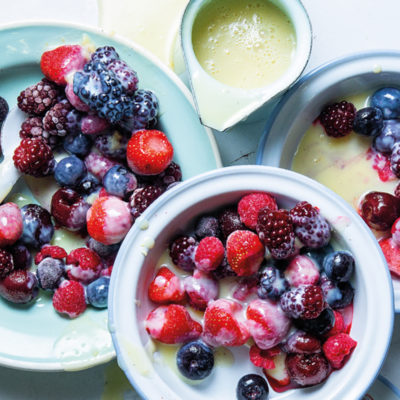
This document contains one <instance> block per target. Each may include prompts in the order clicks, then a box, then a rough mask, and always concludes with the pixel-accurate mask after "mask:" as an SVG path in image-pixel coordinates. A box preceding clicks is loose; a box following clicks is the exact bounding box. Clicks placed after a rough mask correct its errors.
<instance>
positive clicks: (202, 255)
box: [194, 236, 225, 272]
mask: <svg viewBox="0 0 400 400" xmlns="http://www.w3.org/2000/svg"><path fill="white" fill-rule="evenodd" d="M224 254H225V249H224V245H223V244H222V242H221V241H220V240H219V239H218V238H216V237H213V236H208V237H205V238H203V239H201V241H200V243H199V245H198V246H197V249H196V252H195V255H194V262H195V264H196V267H197V268H198V269H199V270H201V271H204V272H210V271H213V270H214V269H217V268H218V267H219V266H220V265H221V263H222V261H223V259H224Z"/></svg>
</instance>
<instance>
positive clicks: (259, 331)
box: [246, 299, 290, 350]
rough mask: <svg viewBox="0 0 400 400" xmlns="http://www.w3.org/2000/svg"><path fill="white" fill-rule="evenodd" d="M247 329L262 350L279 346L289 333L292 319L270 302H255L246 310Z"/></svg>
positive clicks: (259, 300)
mask: <svg viewBox="0 0 400 400" xmlns="http://www.w3.org/2000/svg"><path fill="white" fill-rule="evenodd" d="M246 317H247V327H248V328H249V331H250V334H251V336H252V337H253V339H254V341H255V342H256V344H257V346H258V347H259V348H260V349H263V350H267V349H270V348H272V347H274V346H276V345H278V344H279V343H280V342H281V341H282V340H283V339H284V338H285V336H286V335H287V334H288V333H289V329H290V319H289V318H288V317H287V316H286V315H285V313H284V312H283V311H282V309H281V308H280V307H279V306H277V305H276V304H275V303H273V302H272V301H269V300H261V299H257V300H253V301H252V302H251V303H250V304H249V305H248V307H247V310H246Z"/></svg>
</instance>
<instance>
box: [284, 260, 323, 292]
mask: <svg viewBox="0 0 400 400" xmlns="http://www.w3.org/2000/svg"><path fill="white" fill-rule="evenodd" d="M285 278H286V279H287V281H288V282H289V284H290V286H295V287H299V286H302V285H315V284H316V283H318V281H319V269H318V267H317V266H316V265H315V263H314V261H313V260H312V259H311V258H309V257H307V256H300V255H298V256H296V257H294V258H293V259H292V260H290V263H289V265H288V267H287V268H286V269H285Z"/></svg>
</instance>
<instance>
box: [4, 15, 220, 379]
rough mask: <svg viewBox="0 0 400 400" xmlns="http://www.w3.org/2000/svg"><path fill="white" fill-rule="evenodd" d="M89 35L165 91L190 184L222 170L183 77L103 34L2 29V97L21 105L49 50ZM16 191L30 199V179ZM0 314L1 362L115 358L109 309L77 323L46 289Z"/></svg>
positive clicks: (35, 364)
mask: <svg viewBox="0 0 400 400" xmlns="http://www.w3.org/2000/svg"><path fill="white" fill-rule="evenodd" d="M85 36H87V37H88V38H89V39H90V41H91V42H92V43H93V44H94V45H95V46H96V47H98V46H104V45H109V46H114V47H115V48H116V50H117V51H118V53H119V54H120V56H121V58H122V59H124V60H125V61H126V62H127V63H128V64H129V65H131V66H132V68H133V69H135V70H136V72H137V73H138V76H139V87H140V88H145V89H151V90H153V91H154V92H155V93H156V94H157V96H158V98H159V101H160V118H159V120H160V126H161V129H162V130H164V132H166V134H167V135H168V137H169V138H170V140H171V142H172V144H173V146H174V150H175V156H174V160H175V161H176V162H177V163H179V164H180V165H181V167H182V172H183V178H184V179H187V178H190V177H192V176H194V175H197V174H200V173H202V172H205V171H209V170H212V169H215V168H218V167H220V166H221V162H220V157H219V153H218V149H217V146H216V144H215V141H214V137H213V136H212V133H211V131H210V130H209V129H206V128H204V127H203V126H202V125H201V124H200V121H199V118H198V116H197V114H196V112H195V109H194V107H193V103H192V99H191V96H190V93H189V91H188V89H187V88H186V87H185V86H184V85H183V84H182V82H181V81H180V80H179V79H178V78H177V77H176V75H174V74H173V73H172V72H171V71H170V70H169V69H168V68H166V67H165V66H164V65H163V64H161V62H159V61H158V60H157V59H156V58H155V57H154V56H152V55H151V54H149V53H148V52H147V51H146V50H144V49H142V48H140V47H139V46H137V45H135V44H134V43H132V42H129V41H127V40H124V39H122V38H120V37H117V36H115V35H112V36H107V35H106V34H105V33H104V32H102V31H101V30H97V29H93V28H88V27H83V26H78V25H69V24H68V25H66V24H51V23H48V22H43V23H35V24H29V25H28V24H27V25H6V26H2V27H0V54H1V58H0V96H2V97H4V98H5V99H6V100H7V101H8V102H9V105H10V107H13V106H15V105H16V99H17V96H18V94H19V93H20V92H21V90H23V89H25V88H26V87H28V86H29V85H31V84H34V83H36V82H37V81H39V80H40V79H41V78H42V76H43V75H42V73H41V71H40V68H39V61H40V57H41V54H42V53H43V51H45V50H46V49H48V48H51V47H56V46H58V45H62V44H69V43H81V42H82V40H83V39H84V37H85ZM16 134H18V133H16ZM0 168H1V164H0ZM13 192H14V194H15V192H23V193H26V194H27V193H28V194H29V192H28V189H27V186H26V185H25V183H24V181H23V180H22V179H21V180H20V181H19V182H18V184H17V185H16V187H15V188H14V190H13ZM0 315H1V318H0V337H1V340H0V365H3V366H7V367H12V368H20V369H30V370H42V371H45V370H47V371H57V370H80V369H84V368H89V367H92V366H94V365H98V364H102V363H104V362H107V361H109V360H110V359H112V358H113V357H114V356H115V352H114V348H113V345H112V341H111V336H110V334H109V332H108V328H107V310H100V311H99V310H95V309H93V308H91V307H88V309H87V310H86V311H85V313H84V314H82V315H81V316H80V317H78V318H77V319H75V320H70V319H68V318H64V317H62V316H60V315H59V314H57V313H56V312H55V311H54V309H53V306H52V304H51V294H48V293H45V292H43V291H41V292H40V295H39V297H38V299H37V300H36V301H35V302H33V304H31V305H22V306H21V305H14V304H11V303H9V302H7V301H5V300H3V299H1V298H0Z"/></svg>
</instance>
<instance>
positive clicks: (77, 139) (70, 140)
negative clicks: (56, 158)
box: [63, 133, 92, 157]
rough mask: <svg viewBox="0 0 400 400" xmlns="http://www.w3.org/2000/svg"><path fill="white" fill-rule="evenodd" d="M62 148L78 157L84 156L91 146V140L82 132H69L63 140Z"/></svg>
mask: <svg viewBox="0 0 400 400" xmlns="http://www.w3.org/2000/svg"><path fill="white" fill-rule="evenodd" d="M63 145H64V150H65V151H67V152H68V153H71V154H75V155H76V156H78V157H85V156H87V155H88V154H89V152H90V149H91V147H92V140H91V139H90V137H89V136H87V135H84V134H83V133H78V134H70V135H68V136H67V137H66V138H65V140H64V142H63Z"/></svg>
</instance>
